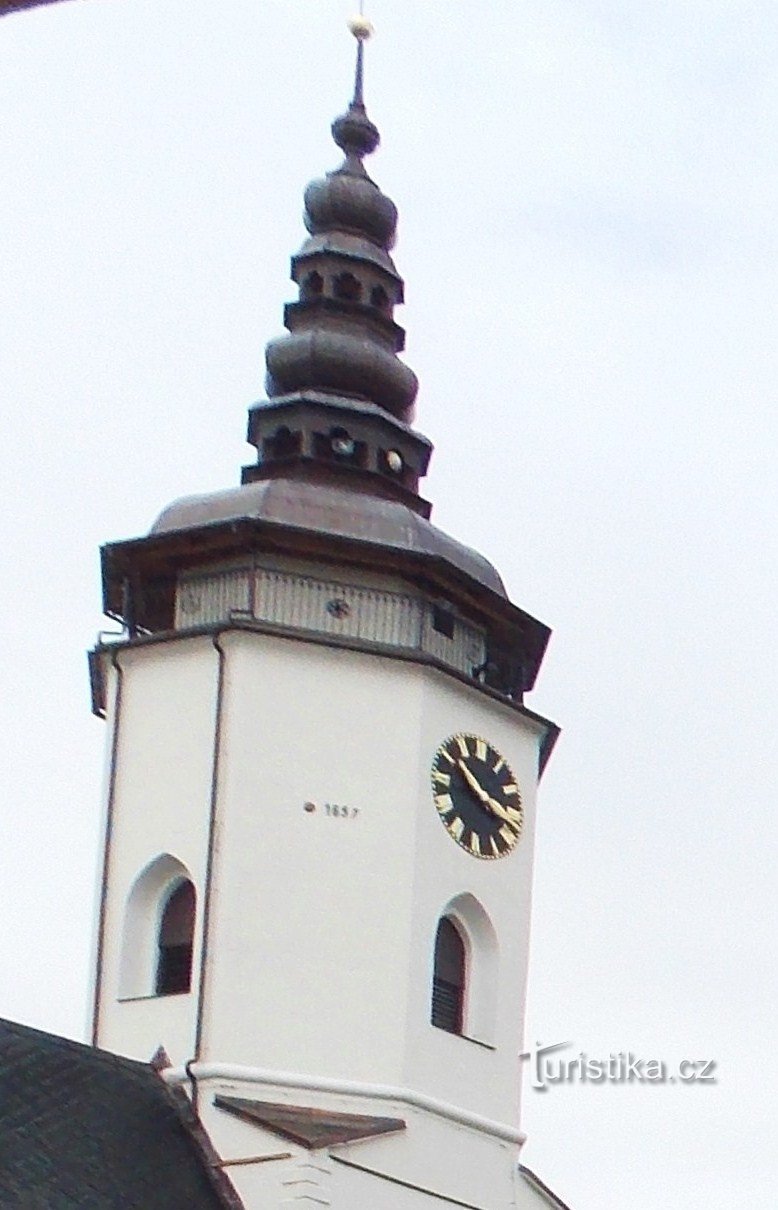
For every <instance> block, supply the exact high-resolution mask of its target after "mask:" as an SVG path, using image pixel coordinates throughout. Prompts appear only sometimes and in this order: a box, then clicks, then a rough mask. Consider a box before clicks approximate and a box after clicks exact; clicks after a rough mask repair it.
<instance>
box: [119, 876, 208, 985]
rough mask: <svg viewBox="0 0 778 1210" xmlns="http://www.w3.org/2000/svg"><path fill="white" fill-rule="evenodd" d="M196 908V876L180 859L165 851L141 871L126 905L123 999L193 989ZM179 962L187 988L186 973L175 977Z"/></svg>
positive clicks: (121, 976) (121, 974)
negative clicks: (191, 984) (193, 943)
mask: <svg viewBox="0 0 778 1210" xmlns="http://www.w3.org/2000/svg"><path fill="white" fill-rule="evenodd" d="M195 907H196V895H195V890H194V884H193V882H192V876H191V874H190V872H189V870H188V869H187V868H186V866H185V865H184V864H183V862H181V861H179V860H178V858H177V857H173V855H172V854H171V853H160V854H158V856H156V857H155V858H154V859H153V860H152V861H150V862H149V863H148V865H147V866H145V867H144V868H143V869H142V870H141V872H140V873H139V874H138V877H137V878H136V879H135V881H134V882H133V884H132V887H131V888H130V891H129V894H128V896H127V903H126V905H125V909H124V925H123V929H122V933H123V936H122V952H121V959H120V963H119V986H118V993H119V998H120V999H122V1000H132V999H135V998H136V997H138V996H157V995H165V994H170V993H172V992H173V991H174V990H178V991H188V990H189V981H190V980H191V969H192V940H193V935H194V922H195ZM184 947H186V949H185V948H184ZM176 949H178V957H177V958H176V957H174V950H176ZM187 950H188V956H187ZM163 952H164V955H165V961H164V962H163V960H162V959H163ZM176 962H178V969H179V971H180V970H182V969H183V970H185V971H187V983H186V985H185V986H184V980H183V976H182V975H179V976H178V979H175V978H174V973H173V967H174V964H175V963H176Z"/></svg>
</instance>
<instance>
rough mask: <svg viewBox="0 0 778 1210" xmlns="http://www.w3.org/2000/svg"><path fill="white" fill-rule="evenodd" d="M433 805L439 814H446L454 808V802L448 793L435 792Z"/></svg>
mask: <svg viewBox="0 0 778 1210" xmlns="http://www.w3.org/2000/svg"><path fill="white" fill-rule="evenodd" d="M435 806H436V807H437V808H438V810H439V811H440V813H441V815H448V813H449V811H453V810H454V803H453V801H452V798H451V795H450V794H436V795H435Z"/></svg>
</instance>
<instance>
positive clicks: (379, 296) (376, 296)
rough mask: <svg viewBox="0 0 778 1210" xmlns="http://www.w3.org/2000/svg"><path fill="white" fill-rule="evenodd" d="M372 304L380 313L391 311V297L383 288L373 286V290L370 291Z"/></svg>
mask: <svg viewBox="0 0 778 1210" xmlns="http://www.w3.org/2000/svg"><path fill="white" fill-rule="evenodd" d="M370 302H371V303H372V305H373V306H374V307H377V308H378V310H379V311H384V312H386V311H388V310H389V306H390V304H389V295H388V294H387V293H386V290H385V289H384V288H383V286H373V289H372V290H371V291H370Z"/></svg>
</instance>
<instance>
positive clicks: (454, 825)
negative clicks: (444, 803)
mask: <svg viewBox="0 0 778 1210" xmlns="http://www.w3.org/2000/svg"><path fill="white" fill-rule="evenodd" d="M448 830H449V832H450V833H451V835H452V836H453V837H454V840H461V839H462V834H463V832H464V830H465V825H464V823H463V822H462V820H461V819H460V818H459V816H458V815H456V816H455V817H454V819H452V820H451V823H450V824H449V825H448Z"/></svg>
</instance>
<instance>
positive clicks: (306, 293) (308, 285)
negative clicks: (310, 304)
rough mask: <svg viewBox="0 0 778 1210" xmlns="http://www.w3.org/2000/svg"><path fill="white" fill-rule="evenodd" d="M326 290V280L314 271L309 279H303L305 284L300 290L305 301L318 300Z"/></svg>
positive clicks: (309, 275)
mask: <svg viewBox="0 0 778 1210" xmlns="http://www.w3.org/2000/svg"><path fill="white" fill-rule="evenodd" d="M323 290H324V278H323V277H322V275H321V273H317V272H316V270H315V269H314V270H313V272H312V273H309V274H308V276H307V277H305V278H304V279H303V284H302V287H301V289H300V295H301V297H302V298H303V299H304V300H307V299H310V298H318V297H319V295H320V294H321V293H322V291H323Z"/></svg>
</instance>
